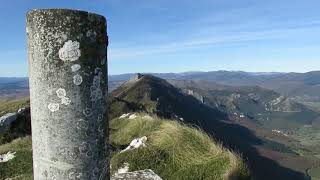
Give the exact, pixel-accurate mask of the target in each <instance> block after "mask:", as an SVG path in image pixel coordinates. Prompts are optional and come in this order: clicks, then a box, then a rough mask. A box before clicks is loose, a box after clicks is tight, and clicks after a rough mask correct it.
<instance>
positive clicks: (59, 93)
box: [56, 88, 67, 98]
mask: <svg viewBox="0 0 320 180" xmlns="http://www.w3.org/2000/svg"><path fill="white" fill-rule="evenodd" d="M56 93H57V96H58V97H59V98H63V97H65V96H66V95H67V92H66V90H65V89H63V88H59V89H58V90H57V91H56Z"/></svg>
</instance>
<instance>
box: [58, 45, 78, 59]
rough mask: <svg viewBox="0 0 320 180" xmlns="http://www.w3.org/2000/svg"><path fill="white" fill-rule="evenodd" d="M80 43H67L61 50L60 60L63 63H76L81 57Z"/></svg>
mask: <svg viewBox="0 0 320 180" xmlns="http://www.w3.org/2000/svg"><path fill="white" fill-rule="evenodd" d="M79 48H80V43H79V42H77V41H71V40H69V41H67V42H65V43H64V45H63V47H62V48H61V49H60V50H59V58H60V59H61V60H62V61H76V60H78V59H79V57H80V56H81V51H80V49H79Z"/></svg>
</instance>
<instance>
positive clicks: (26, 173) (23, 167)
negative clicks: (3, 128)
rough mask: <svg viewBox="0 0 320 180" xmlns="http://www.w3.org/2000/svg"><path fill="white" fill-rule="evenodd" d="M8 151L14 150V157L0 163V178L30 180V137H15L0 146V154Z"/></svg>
mask: <svg viewBox="0 0 320 180" xmlns="http://www.w3.org/2000/svg"><path fill="white" fill-rule="evenodd" d="M8 151H11V152H16V154H15V156H16V157H15V158H14V159H12V160H10V161H8V162H5V163H0V179H6V178H13V179H15V180H29V179H30V180H31V179H32V148H31V138H30V137H25V138H21V139H16V140H14V141H12V142H11V143H9V144H4V145H1V146H0V154H4V153H7V152H8Z"/></svg>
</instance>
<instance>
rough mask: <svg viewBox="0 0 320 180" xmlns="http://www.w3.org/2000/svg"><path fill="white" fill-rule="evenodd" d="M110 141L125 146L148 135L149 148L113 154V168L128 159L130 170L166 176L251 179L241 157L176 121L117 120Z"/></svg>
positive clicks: (112, 127)
mask: <svg viewBox="0 0 320 180" xmlns="http://www.w3.org/2000/svg"><path fill="white" fill-rule="evenodd" d="M110 123H111V125H110V127H111V136H110V137H111V143H112V144H113V145H114V146H124V145H127V144H129V143H130V141H131V140H132V139H134V138H138V137H142V136H147V137H148V141H147V147H144V148H139V149H135V150H131V151H126V152H124V153H117V152H116V153H114V155H113V157H112V160H111V164H112V168H111V171H112V172H113V173H114V172H115V171H116V170H117V169H119V168H120V167H121V166H122V165H123V164H124V163H125V162H127V163H129V170H130V171H135V170H141V169H152V170H154V171H155V172H156V173H157V174H158V175H159V176H160V177H162V178H163V179H168V180H170V179H174V180H176V179H177V180H179V179H208V180H209V179H210V180H214V179H233V178H235V179H249V171H248V169H247V167H246V165H245V163H244V162H243V161H242V159H241V157H240V156H239V155H238V154H236V153H233V152H231V151H229V150H227V149H225V148H223V147H222V146H221V145H220V144H217V143H215V142H214V141H213V140H212V138H210V137H209V136H208V135H206V134H205V133H203V132H202V131H200V130H198V129H195V128H191V127H188V126H186V125H183V124H180V123H178V122H176V121H169V120H160V119H157V118H155V119H154V120H152V119H143V118H141V116H139V118H136V119H133V120H129V119H114V120H112V121H111V122H110Z"/></svg>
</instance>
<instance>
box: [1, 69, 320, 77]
mask: <svg viewBox="0 0 320 180" xmlns="http://www.w3.org/2000/svg"><path fill="white" fill-rule="evenodd" d="M219 71H226V72H245V73H253V74H254V73H261V74H264V73H265V74H268V73H270V74H272V73H301V74H304V73H310V72H318V71H320V70H315V71H306V72H276V71H270V72H258V71H256V72H254V71H242V70H212V71H184V72H126V73H121V74H108V76H119V75H125V74H136V73H142V74H149V73H150V74H171V73H172V74H183V73H198V72H200V73H206V72H219ZM0 78H29V76H0Z"/></svg>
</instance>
